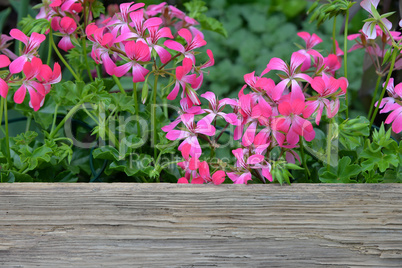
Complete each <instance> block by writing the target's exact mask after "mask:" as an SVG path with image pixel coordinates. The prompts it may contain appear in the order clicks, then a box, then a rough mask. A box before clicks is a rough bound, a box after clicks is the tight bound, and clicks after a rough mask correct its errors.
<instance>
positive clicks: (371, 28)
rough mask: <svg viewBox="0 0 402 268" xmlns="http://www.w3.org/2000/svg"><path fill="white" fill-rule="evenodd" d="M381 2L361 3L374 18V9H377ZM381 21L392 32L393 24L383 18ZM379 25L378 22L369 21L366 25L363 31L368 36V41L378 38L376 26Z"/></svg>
mask: <svg viewBox="0 0 402 268" xmlns="http://www.w3.org/2000/svg"><path fill="white" fill-rule="evenodd" d="M379 2H380V0H363V1H361V2H360V6H361V7H362V8H364V9H365V10H366V11H367V12H368V13H370V14H371V16H373V17H374V15H373V12H372V8H374V9H377V6H378V3H379ZM380 21H381V22H382V23H383V24H384V26H385V27H386V28H387V29H388V30H391V28H392V23H391V22H390V21H389V20H388V19H387V18H381V19H380ZM377 24H378V21H368V22H366V23H364V25H363V29H362V31H363V33H364V34H365V35H366V36H367V39H375V38H376V37H377V31H376V29H375V25H377Z"/></svg>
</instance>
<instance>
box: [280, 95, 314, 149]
mask: <svg viewBox="0 0 402 268" xmlns="http://www.w3.org/2000/svg"><path fill="white" fill-rule="evenodd" d="M304 100H305V99H304V96H303V93H302V92H301V90H300V91H299V90H296V91H293V92H292V93H290V98H289V100H287V101H284V102H281V103H280V104H279V106H278V110H279V113H280V115H281V116H280V117H279V119H278V122H277V123H278V128H279V129H281V130H283V131H284V132H286V133H287V134H286V140H287V142H288V143H289V144H291V145H294V144H296V143H298V142H299V137H300V136H303V137H304V138H305V139H306V140H307V141H312V140H313V139H314V137H315V132H314V129H313V126H312V125H311V123H310V122H309V121H308V120H306V119H305V118H303V117H302V114H303V111H304V109H305V107H306V103H305V102H304Z"/></svg>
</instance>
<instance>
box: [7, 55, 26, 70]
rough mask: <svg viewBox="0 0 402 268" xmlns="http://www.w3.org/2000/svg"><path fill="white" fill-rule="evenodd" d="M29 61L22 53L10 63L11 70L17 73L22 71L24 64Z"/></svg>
mask: <svg viewBox="0 0 402 268" xmlns="http://www.w3.org/2000/svg"><path fill="white" fill-rule="evenodd" d="M27 61H28V58H27V57H26V56H25V55H22V56H20V57H18V58H17V59H15V60H14V61H13V62H11V63H10V67H9V68H10V72H11V73H12V74H17V73H20V72H21V71H22V69H23V68H24V64H25V63H26V62H27Z"/></svg>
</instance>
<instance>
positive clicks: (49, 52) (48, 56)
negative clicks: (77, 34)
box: [46, 39, 53, 66]
mask: <svg viewBox="0 0 402 268" xmlns="http://www.w3.org/2000/svg"><path fill="white" fill-rule="evenodd" d="M47 46H48V51H47V59H46V65H48V66H50V59H51V58H52V50H53V49H52V45H51V44H50V39H49V40H48V44H47Z"/></svg>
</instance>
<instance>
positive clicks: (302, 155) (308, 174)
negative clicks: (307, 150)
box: [300, 137, 310, 178]
mask: <svg viewBox="0 0 402 268" xmlns="http://www.w3.org/2000/svg"><path fill="white" fill-rule="evenodd" d="M300 154H301V160H302V163H303V167H304V174H305V175H306V177H307V178H309V177H310V171H309V170H308V168H307V163H306V158H305V156H304V145H303V137H301V138H300Z"/></svg>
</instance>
